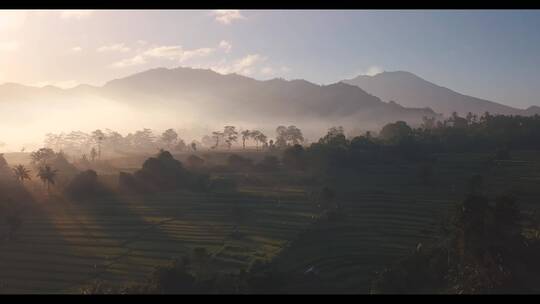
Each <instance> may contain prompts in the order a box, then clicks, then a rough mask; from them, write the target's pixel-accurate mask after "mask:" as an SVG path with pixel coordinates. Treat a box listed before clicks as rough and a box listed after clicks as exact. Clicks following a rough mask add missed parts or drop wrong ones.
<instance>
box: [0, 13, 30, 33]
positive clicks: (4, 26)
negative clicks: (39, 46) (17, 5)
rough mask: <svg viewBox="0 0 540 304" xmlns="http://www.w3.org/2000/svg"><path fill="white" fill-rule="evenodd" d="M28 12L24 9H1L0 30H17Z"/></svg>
mask: <svg viewBox="0 0 540 304" xmlns="http://www.w3.org/2000/svg"><path fill="white" fill-rule="evenodd" d="M27 16H28V14H27V13H26V12H23V11H0V31H7V30H15V29H18V28H20V27H22V26H23V25H24V23H25V21H26V18H27Z"/></svg>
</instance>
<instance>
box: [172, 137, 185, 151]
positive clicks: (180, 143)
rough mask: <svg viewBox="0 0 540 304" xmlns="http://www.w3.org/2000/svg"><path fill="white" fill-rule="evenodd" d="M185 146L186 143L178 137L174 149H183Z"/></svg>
mask: <svg viewBox="0 0 540 304" xmlns="http://www.w3.org/2000/svg"><path fill="white" fill-rule="evenodd" d="M186 148H187V145H186V143H185V142H184V140H183V139H179V140H178V142H177V144H176V146H175V147H174V149H175V150H177V151H184V150H186Z"/></svg>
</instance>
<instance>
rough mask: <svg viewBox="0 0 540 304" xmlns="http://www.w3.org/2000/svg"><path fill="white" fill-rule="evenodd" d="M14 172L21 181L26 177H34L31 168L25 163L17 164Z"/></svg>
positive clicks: (28, 178) (29, 178)
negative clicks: (26, 166)
mask: <svg viewBox="0 0 540 304" xmlns="http://www.w3.org/2000/svg"><path fill="white" fill-rule="evenodd" d="M13 173H15V177H16V178H17V180H18V181H20V182H21V183H22V182H24V180H25V179H27V180H31V179H32V178H31V176H30V170H28V169H26V168H25V167H24V166H23V165H17V166H15V167H13Z"/></svg>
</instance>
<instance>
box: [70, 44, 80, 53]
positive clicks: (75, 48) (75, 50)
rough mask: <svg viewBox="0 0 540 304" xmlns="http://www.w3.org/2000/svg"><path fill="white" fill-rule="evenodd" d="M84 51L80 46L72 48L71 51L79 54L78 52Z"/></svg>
mask: <svg viewBox="0 0 540 304" xmlns="http://www.w3.org/2000/svg"><path fill="white" fill-rule="evenodd" d="M82 50H83V49H82V47H80V46H74V47H72V48H71V51H72V52H75V53H78V52H80V51H82Z"/></svg>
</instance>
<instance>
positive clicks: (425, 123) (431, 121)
mask: <svg viewBox="0 0 540 304" xmlns="http://www.w3.org/2000/svg"><path fill="white" fill-rule="evenodd" d="M420 128H422V129H425V130H431V129H433V128H435V117H433V116H432V117H427V116H423V117H422V125H421V126H420Z"/></svg>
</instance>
